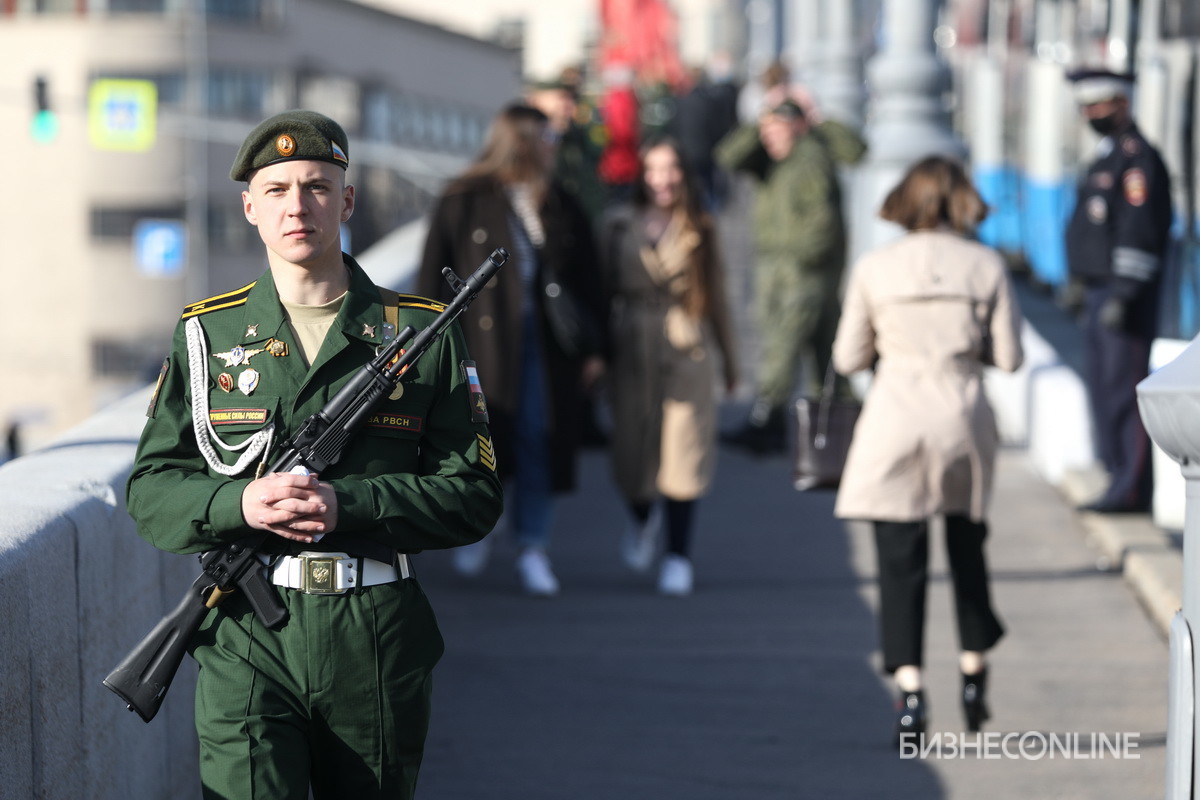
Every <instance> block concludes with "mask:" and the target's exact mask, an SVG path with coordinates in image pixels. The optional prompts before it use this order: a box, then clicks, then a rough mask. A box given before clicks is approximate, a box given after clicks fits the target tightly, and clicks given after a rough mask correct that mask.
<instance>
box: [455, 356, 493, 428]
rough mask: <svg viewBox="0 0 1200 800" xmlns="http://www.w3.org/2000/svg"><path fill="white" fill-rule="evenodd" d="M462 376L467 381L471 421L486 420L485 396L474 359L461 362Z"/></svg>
mask: <svg viewBox="0 0 1200 800" xmlns="http://www.w3.org/2000/svg"><path fill="white" fill-rule="evenodd" d="M461 366H462V371H463V378H464V379H465V380H466V382H467V391H468V392H470V398H471V421H472V422H487V421H488V408H487V398H486V397H484V396H483V385H482V384H481V383H480V382H479V372H478V371H477V370H476V369H475V362H474V361H463V362H462V365H461Z"/></svg>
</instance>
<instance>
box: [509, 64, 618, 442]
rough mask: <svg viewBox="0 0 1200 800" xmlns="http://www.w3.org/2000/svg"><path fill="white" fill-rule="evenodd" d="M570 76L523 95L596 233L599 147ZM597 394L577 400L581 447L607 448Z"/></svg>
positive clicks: (560, 177)
mask: <svg viewBox="0 0 1200 800" xmlns="http://www.w3.org/2000/svg"><path fill="white" fill-rule="evenodd" d="M571 75H572V71H571V70H570V69H568V70H564V72H563V77H560V78H559V79H556V80H549V81H539V82H537V83H534V84H533V85H532V86H531V87H530V89H529V91H528V92H527V93H526V100H527V101H528V103H529V104H530V105H531V106H533V107H534V108H536V109H538V110H539V111H541V112H542V113H543V114H545V115H546V117H547V118H548V119H549V121H550V130H551V131H552V132H553V133H554V134H555V135H556V136H557V137H558V147H557V151H556V156H555V159H554V179H555V180H556V181H558V183H560V184H561V185H562V187H563V188H564V189H566V190H567V192H569V193H570V194H571V195H572V196H573V197H574V198H575V199H576V200H577V201H578V202H579V205H580V206H582V207H583V210H584V212H585V213H586V214H587V216H588V220H589V222H590V223H591V224H592V227H593V230H597V231H598V230H599V226H600V220H601V215H602V214H603V213H604V209H605V204H606V197H605V193H606V190H605V187H604V184H603V183H601V181H600V176H599V173H598V168H599V164H600V153H601V148H600V146H599V145H598V144H596V143H595V142H594V141H592V137H591V133H590V131H588V130H587V129H586V128H585V127H584V126H582V125H580V124H579V123H578V122H577V121H576V114H577V113H578V110H579V94H578V92H579V90H578V88H577V85H576V84H575V83H574V82H572V80H571ZM600 394H601V392H600V387H595V391H589V392H585V393H584V395H583V397H582V398H581V400H580V402H581V404H582V405H581V406H580V409H579V424H580V431H579V437H580V444H581V445H583V446H585V447H594V448H599V447H606V446H607V445H608V434H607V433H606V431H605V426H604V425H603V424H602V423H601V418H602V417H604V416H606V415H605V412H604V410H603V409H601V408H598V407H597V406H598V401H599V399H600V398H599V395H600Z"/></svg>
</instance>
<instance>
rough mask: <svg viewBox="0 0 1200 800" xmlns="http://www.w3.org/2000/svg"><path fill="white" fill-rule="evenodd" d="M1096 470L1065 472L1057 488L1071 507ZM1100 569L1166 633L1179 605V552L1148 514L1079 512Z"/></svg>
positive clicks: (1086, 494) (1085, 496) (1090, 486)
mask: <svg viewBox="0 0 1200 800" xmlns="http://www.w3.org/2000/svg"><path fill="white" fill-rule="evenodd" d="M1095 486H1096V477H1095V476H1094V475H1090V474H1086V473H1079V472H1069V473H1067V474H1066V475H1065V476H1064V477H1063V481H1062V483H1061V484H1060V485H1059V487H1058V489H1059V491H1060V492H1062V494H1063V496H1064V498H1065V499H1066V500H1067V502H1068V503H1070V504H1071V505H1072V506H1078V505H1079V504H1080V503H1084V502H1087V501H1088V500H1090V499H1091V498H1093V497H1095V495H1096V492H1095ZM1079 519H1080V522H1081V523H1082V524H1083V527H1084V530H1085V531H1086V532H1087V538H1088V542H1089V543H1091V544H1092V545H1093V546H1094V547H1095V548H1096V549H1097V550H1098V551H1099V554H1098V555H1097V557H1096V566H1097V568H1098V569H1101V570H1105V571H1112V572H1120V573H1121V574H1122V576H1123V577H1124V578H1125V581H1126V582H1127V583H1128V584H1129V586H1130V588H1131V589H1133V593H1134V595H1135V596H1136V597H1137V598H1138V601H1139V602H1140V603H1141V604H1142V607H1143V608H1144V609H1145V611H1146V615H1147V616H1148V617H1150V620H1151V621H1152V622H1153V623H1154V624H1155V626H1156V627H1157V628H1158V631H1159V633H1160V634H1162V636H1163V637H1164V638H1168V637H1169V635H1170V628H1171V619H1172V618H1173V617H1174V616H1175V614H1176V612H1178V611H1179V609H1180V608H1182V607H1183V553H1182V552H1181V551H1180V549H1179V548H1178V547H1177V546H1176V545H1175V543H1174V542H1173V541H1172V540H1171V538H1170V537H1168V536H1167V534H1166V533H1164V532H1163V531H1162V530H1161V529H1160V528H1159V527H1158V526H1156V525H1155V524H1154V522H1153V520H1152V518H1151V516H1150V515H1149V514H1097V513H1095V512H1091V511H1080V512H1079Z"/></svg>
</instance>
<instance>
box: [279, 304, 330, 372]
mask: <svg viewBox="0 0 1200 800" xmlns="http://www.w3.org/2000/svg"><path fill="white" fill-rule="evenodd" d="M345 299H346V295H345V293H343V294H342V295H341V296H340V297H335V298H334V299H333V300H330V301H329V302H328V303H326V304H324V305H321V306H304V305H300V304H299V303H289V302H287V301H286V300H280V301H279V302H281V303H282V304H283V313H284V316H285V317H287V321H288V327H290V328H291V329H292V334H293V335H294V336H295V337H296V349H297V350H299V351H300V357H301V358H303V359H304V364H305V365H306V366H311V365H312V362H313V359H314V358H316V357H317V353H319V352H320V351H321V344H322V343H324V341H325V334H327V333H329V326H330V325H332V324H333V320H334V319H335V318H336V317H337V315H338V311H339V310H341V308H342V301H343V300H345Z"/></svg>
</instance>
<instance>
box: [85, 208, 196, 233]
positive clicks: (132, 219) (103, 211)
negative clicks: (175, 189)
mask: <svg viewBox="0 0 1200 800" xmlns="http://www.w3.org/2000/svg"><path fill="white" fill-rule="evenodd" d="M91 216H92V225H91V228H92V238H93V239H122V240H125V241H130V240H132V238H133V226H134V225H136V224H137V223H138V222H139V221H141V220H143V219H183V216H184V209H183V204H182V203H181V204H179V205H166V206H159V207H156V208H93V209H92V214H91Z"/></svg>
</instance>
